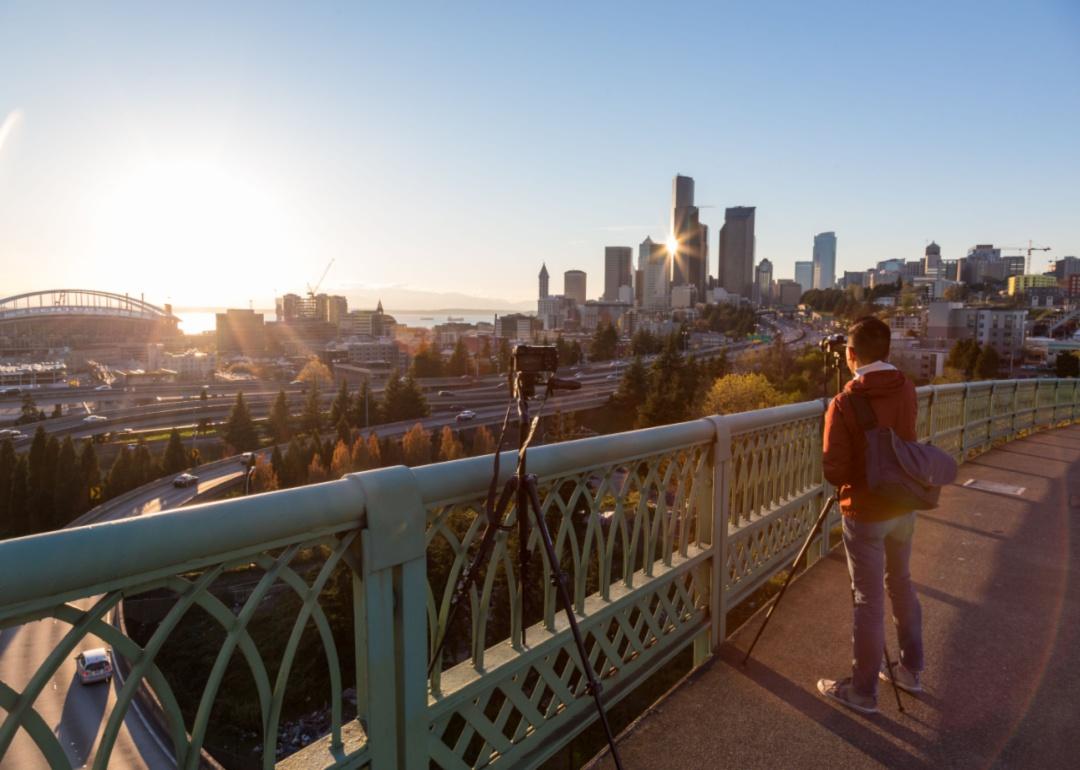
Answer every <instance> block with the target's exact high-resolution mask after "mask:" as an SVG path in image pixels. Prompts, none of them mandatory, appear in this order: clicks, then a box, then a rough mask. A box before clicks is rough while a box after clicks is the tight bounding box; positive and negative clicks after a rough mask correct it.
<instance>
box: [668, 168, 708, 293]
mask: <svg viewBox="0 0 1080 770" xmlns="http://www.w3.org/2000/svg"><path fill="white" fill-rule="evenodd" d="M671 235H672V237H673V238H674V239H675V244H676V245H675V252H674V253H673V254H672V255H671V283H672V285H674V286H680V285H686V284H689V285H691V286H694V287H696V288H697V293H698V297H704V296H705V279H706V276H707V272H706V263H705V255H706V254H707V253H708V228H707V227H705V226H704V225H702V224H701V221H700V219H699V212H698V209H697V207H696V206H694V180H693V179H691V178H690V177H688V176H681V175H676V176H675V179H674V180H673V181H672V183H671Z"/></svg>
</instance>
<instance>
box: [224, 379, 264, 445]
mask: <svg viewBox="0 0 1080 770" xmlns="http://www.w3.org/2000/svg"><path fill="white" fill-rule="evenodd" d="M223 438H224V439H225V443H226V444H228V445H229V446H231V447H232V448H233V449H234V450H235V451H237V452H250V451H251V450H252V449H258V448H259V434H258V432H257V431H256V429H255V422H254V421H253V420H252V419H251V412H249V411H248V408H247V404H246V403H244V392H243V391H240V392H239V393H237V394H236V403H234V404H233V408H232V411H231V412H229V419H228V421H226V423H225V433H224V435H223Z"/></svg>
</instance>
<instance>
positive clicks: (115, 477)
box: [104, 447, 135, 500]
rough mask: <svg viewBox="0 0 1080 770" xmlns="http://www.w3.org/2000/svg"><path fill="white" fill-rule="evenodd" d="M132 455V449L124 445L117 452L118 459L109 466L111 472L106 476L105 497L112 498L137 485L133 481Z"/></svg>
mask: <svg viewBox="0 0 1080 770" xmlns="http://www.w3.org/2000/svg"><path fill="white" fill-rule="evenodd" d="M131 456H132V451H131V450H130V449H128V448H127V447H124V448H123V449H121V450H120V451H119V452H117V453H116V459H115V460H113V464H112V466H111V467H110V468H109V474H108V476H106V478H105V498H104V499H106V500H111V499H112V498H114V497H116V496H117V495H122V494H123V493H124V492H127V491H128V490H129V489H133V488H134V487H135V485H134V484H133V483H132V481H133V476H132V463H131Z"/></svg>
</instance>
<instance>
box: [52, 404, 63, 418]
mask: <svg viewBox="0 0 1080 770" xmlns="http://www.w3.org/2000/svg"><path fill="white" fill-rule="evenodd" d="M63 416H64V407H63V406H61V405H60V404H53V409H52V414H50V415H49V417H63Z"/></svg>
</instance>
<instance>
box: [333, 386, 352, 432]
mask: <svg viewBox="0 0 1080 770" xmlns="http://www.w3.org/2000/svg"><path fill="white" fill-rule="evenodd" d="M351 411H352V397H351V396H350V395H349V383H347V382H346V381H345V380H342V381H341V387H340V388H339V389H338V392H337V395H336V396H334V401H333V403H332V404H330V424H331V425H337V424H338V423H340V422H341V421H342V420H344V419H347V417H348V415H349V412H351Z"/></svg>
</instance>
